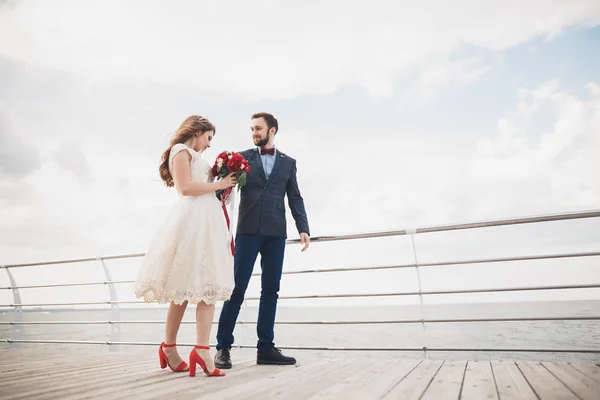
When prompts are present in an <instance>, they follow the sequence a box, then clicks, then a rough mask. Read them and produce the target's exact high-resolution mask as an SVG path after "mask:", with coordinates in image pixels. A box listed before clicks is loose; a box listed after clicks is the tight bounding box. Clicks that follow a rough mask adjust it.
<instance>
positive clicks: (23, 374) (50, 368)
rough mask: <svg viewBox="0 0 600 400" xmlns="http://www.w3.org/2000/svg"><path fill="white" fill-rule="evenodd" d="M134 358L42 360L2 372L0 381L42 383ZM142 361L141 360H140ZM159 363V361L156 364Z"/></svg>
mask: <svg viewBox="0 0 600 400" xmlns="http://www.w3.org/2000/svg"><path fill="white" fill-rule="evenodd" d="M131 362H132V360H131V359H129V358H125V359H114V360H110V359H109V360H107V359H104V360H95V359H92V360H89V362H86V361H85V360H75V361H74V362H72V363H67V364H65V365H63V364H62V363H61V364H56V363H51V362H50V363H45V362H40V363H38V364H33V365H30V366H20V365H19V366H18V367H15V368H16V369H15V370H14V371H12V372H7V373H3V374H0V383H2V384H3V385H6V386H10V385H12V384H15V383H19V384H26V383H27V381H28V380H33V381H35V383H36V384H42V383H43V382H42V381H43V380H45V379H54V378H67V377H68V376H70V375H82V374H85V373H88V372H89V371H94V370H95V369H103V368H104V369H114V368H117V367H120V366H124V365H128V364H131ZM140 362H141V361H140ZM156 365H158V363H157V364H156Z"/></svg>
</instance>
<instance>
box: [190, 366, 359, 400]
mask: <svg viewBox="0 0 600 400" xmlns="http://www.w3.org/2000/svg"><path fill="white" fill-rule="evenodd" d="M348 362H349V360H347V359H346V360H339V359H338V360H333V359H325V358H324V359H319V360H318V361H316V362H313V363H308V364H298V365H296V366H279V365H275V366H256V367H255V368H254V369H255V370H256V371H260V372H261V375H260V376H256V377H255V379H252V380H246V381H244V382H239V383H238V384H237V385H234V386H227V387H223V388H221V389H220V390H215V391H213V392H211V393H209V394H202V398H205V399H220V400H227V399H240V398H261V396H260V393H262V392H264V391H265V390H269V391H275V392H276V393H277V394H278V395H279V396H282V397H284V398H286V397H287V398H289V397H293V396H294V392H293V391H292V390H291V387H292V385H294V384H296V386H297V384H298V383H300V384H301V385H307V384H313V382H317V381H318V380H319V378H320V377H321V376H322V375H323V372H324V371H327V370H332V369H335V368H340V367H342V366H344V365H347V363H348Z"/></svg>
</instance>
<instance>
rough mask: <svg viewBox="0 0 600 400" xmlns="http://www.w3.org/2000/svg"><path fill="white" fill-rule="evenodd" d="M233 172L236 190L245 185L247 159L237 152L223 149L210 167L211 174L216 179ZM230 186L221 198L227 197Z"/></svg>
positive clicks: (247, 167) (247, 169)
mask: <svg viewBox="0 0 600 400" xmlns="http://www.w3.org/2000/svg"><path fill="white" fill-rule="evenodd" d="M232 172H233V173H234V176H235V177H236V179H237V184H236V187H237V189H238V191H239V190H240V189H241V188H243V187H244V186H245V185H246V179H247V178H248V172H250V165H249V164H248V161H247V160H246V159H245V158H244V157H243V156H242V155H241V154H239V153H235V152H233V151H224V152H222V153H221V154H219V155H218V156H217V159H216V160H215V164H214V165H213V167H212V174H213V176H214V177H215V178H217V179H219V180H220V179H223V178H225V177H226V176H227V175H229V174H230V173H232ZM230 193H231V188H229V189H227V190H226V191H225V193H224V195H223V198H227V197H229V194H230Z"/></svg>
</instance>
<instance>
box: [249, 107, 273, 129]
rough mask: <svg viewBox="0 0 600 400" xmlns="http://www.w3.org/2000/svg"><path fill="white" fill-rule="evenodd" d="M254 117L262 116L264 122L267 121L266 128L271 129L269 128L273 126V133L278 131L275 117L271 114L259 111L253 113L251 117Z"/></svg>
mask: <svg viewBox="0 0 600 400" xmlns="http://www.w3.org/2000/svg"><path fill="white" fill-rule="evenodd" d="M256 118H264V120H265V122H266V123H267V129H268V130H271V128H275V133H277V131H279V123H278V122H277V118H275V117H274V116H273V115H272V114H269V113H266V112H259V113H256V114H253V115H252V118H251V119H256Z"/></svg>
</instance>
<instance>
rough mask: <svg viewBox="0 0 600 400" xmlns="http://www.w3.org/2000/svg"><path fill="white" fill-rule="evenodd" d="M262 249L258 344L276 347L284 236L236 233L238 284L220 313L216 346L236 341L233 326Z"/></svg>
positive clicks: (265, 349) (260, 348)
mask: <svg viewBox="0 0 600 400" xmlns="http://www.w3.org/2000/svg"><path fill="white" fill-rule="evenodd" d="M259 253H260V266H261V269H262V275H261V292H260V305H259V309H258V323H257V324H256V333H257V334H258V343H257V346H256V347H257V349H258V352H259V353H265V352H268V351H270V350H271V349H272V348H273V347H274V342H273V340H274V336H275V333H274V327H275V313H276V311H277V299H278V298H279V283H280V281H281V272H282V270H283V257H284V253H285V238H282V237H276V236H263V235H237V236H236V238H235V258H234V263H233V272H234V279H235V288H234V289H233V293H232V294H231V298H230V299H229V300H228V301H226V302H225V303H224V304H223V310H222V311H221V316H220V317H219V328H218V330H217V350H221V349H229V348H231V346H232V345H233V342H234V337H233V330H234V328H235V324H236V321H237V318H238V315H239V313H240V307H241V306H242V302H243V301H244V295H245V293H246V289H247V288H248V282H250V277H251V276H252V270H253V269H254V263H255V262H256V257H257V256H258V254H259Z"/></svg>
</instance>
